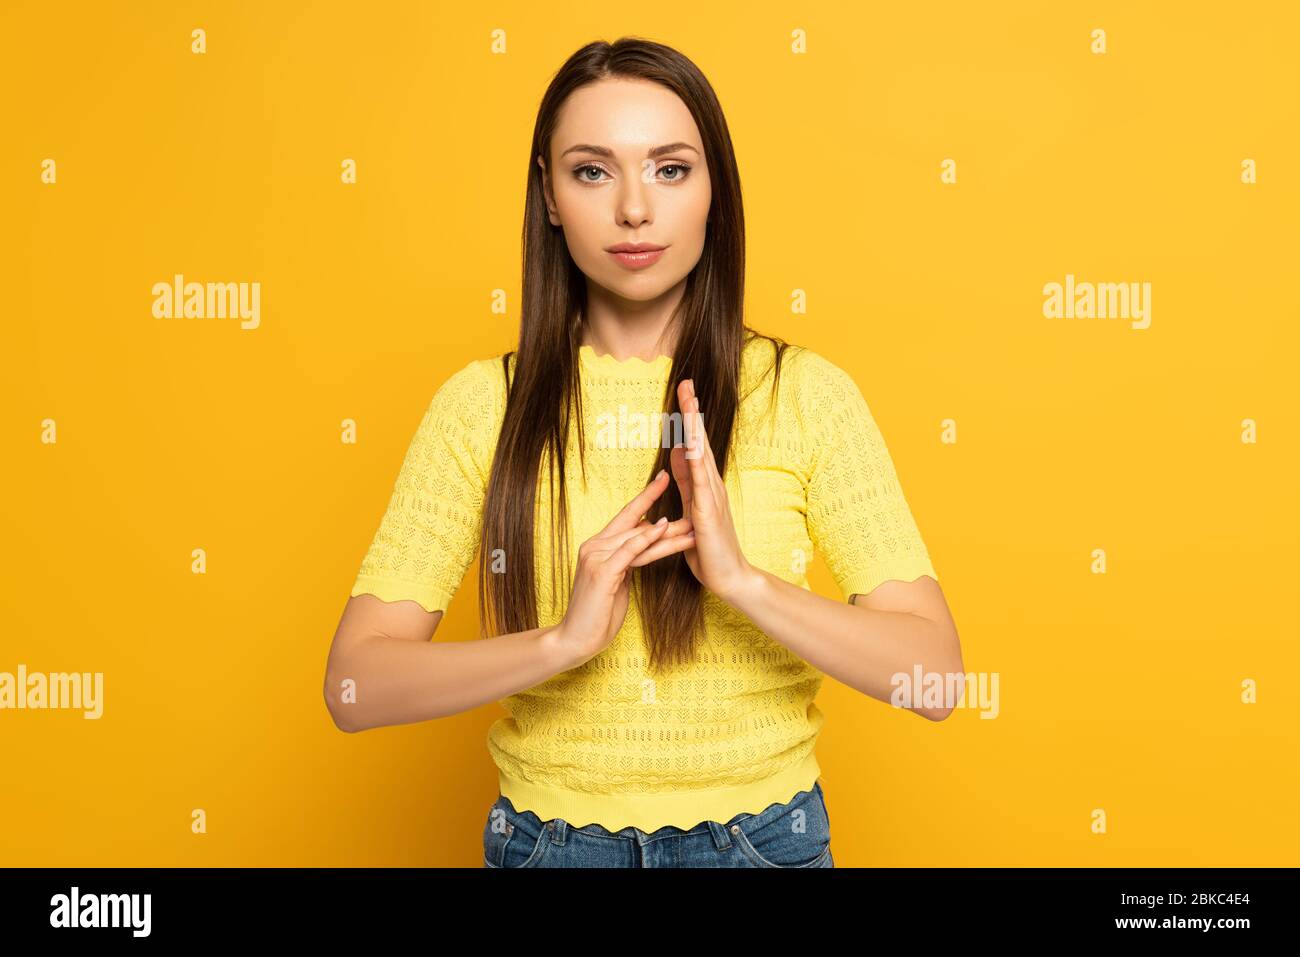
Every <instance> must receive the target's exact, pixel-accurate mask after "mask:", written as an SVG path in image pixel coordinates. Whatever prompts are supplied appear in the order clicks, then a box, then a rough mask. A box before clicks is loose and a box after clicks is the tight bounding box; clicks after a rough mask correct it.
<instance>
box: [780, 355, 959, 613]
mask: <svg viewBox="0 0 1300 957" xmlns="http://www.w3.org/2000/svg"><path fill="white" fill-rule="evenodd" d="M800 360H801V362H802V365H801V371H802V374H801V375H800V376H799V381H800V395H799V405H800V417H801V419H802V420H803V422H804V423H805V427H806V438H807V442H806V444H807V446H808V447H809V450H810V454H809V458H808V463H807V473H806V474H807V476H808V483H807V494H808V501H807V518H808V535H809V539H810V540H811V541H812V543H813V548H814V550H815V551H816V552H817V553H820V554H821V556H822V558H823V559H824V560H825V562H826V565H827V567H828V568H829V569H830V572H831V575H832V576H833V577H834V579H835V583H836V584H837V585H838V586H839V588H840V591H841V592H842V593H843V595H844V597H845V599H846V600H848V599H849V598H851V597H852V596H853V595H867V594H870V593H871V591H872V590H873V589H874V588H875V587H876V586H877V585H879V584H881V583H882V582H884V581H888V580H890V579H896V580H898V581H915V580H916V579H917V578H919V577H920V576H922V575H929V576H930V577H931V578H934V579H935V580H936V581H938V578H939V576H938V575H937V574H935V571H934V567H933V565H932V564H931V562H930V555H929V552H928V550H927V549H926V546H925V542H924V541H922V539H921V533H920V531H919V529H918V528H917V525H916V521H915V519H914V518H913V516H912V511H911V509H910V508H909V507H908V504H907V499H906V498H905V497H904V495H903V489H902V486H901V485H900V484H899V481H898V474H897V472H896V471H895V469H894V463H893V460H892V459H891V457H890V454H889V449H888V448H887V447H886V445H885V440H884V437H883V436H882V435H881V433H880V429H879V428H878V427H877V425H876V421H875V418H874V417H873V416H872V414H871V410H870V409H869V408H868V407H867V402H866V400H865V399H864V398H863V396H862V392H861V390H860V389H859V388H858V386H857V383H856V382H854V381H853V378H852V377H851V376H850V375H849V374H848V373H847V372H845V371H844V370H843V369H840V368H839V367H838V366H836V365H835V364H834V363H832V362H831V361H830V360H828V359H826V358H824V357H823V356H821V355H819V354H817V353H815V352H805V353H804V354H803V355H802V356H800Z"/></svg>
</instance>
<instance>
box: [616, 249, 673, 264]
mask: <svg viewBox="0 0 1300 957" xmlns="http://www.w3.org/2000/svg"><path fill="white" fill-rule="evenodd" d="M665 252H667V247H666V246H665V247H664V248H663V249H647V250H646V251H645V252H641V253H621V252H620V253H610V255H611V256H613V257H614V259H615V260H616V261H617V262H618V264H619V265H620V266H622V267H623V268H624V269H644V268H645V267H646V266H651V265H653V264H654V263H655V262H656V260H658V259H659V257H660V256H662V255H663V254H664V253H665Z"/></svg>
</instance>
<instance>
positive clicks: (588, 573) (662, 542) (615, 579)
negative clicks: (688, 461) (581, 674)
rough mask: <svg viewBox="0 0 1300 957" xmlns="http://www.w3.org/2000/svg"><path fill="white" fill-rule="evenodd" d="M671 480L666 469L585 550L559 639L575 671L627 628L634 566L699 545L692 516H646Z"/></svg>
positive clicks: (558, 628) (580, 554) (580, 552)
mask: <svg viewBox="0 0 1300 957" xmlns="http://www.w3.org/2000/svg"><path fill="white" fill-rule="evenodd" d="M668 482H669V478H668V473H667V472H666V471H664V470H662V469H661V470H660V472H659V474H658V475H656V476H655V478H654V481H652V482H651V483H650V484H649V485H648V486H646V488H645V490H644V491H642V492H641V493H640V494H639V495H637V497H636V498H634V499H632V501H630V502H628V503H627V505H625V506H623V508H622V510H621V511H619V513H618V514H617V515H615V516H614V518H613V519H612V520H611V521H610V523H609V524H608V525H606V526H605V527H604V528H603V529H601V531H600V532H598V533H597V534H596V535H594V536H592V537H591V538H589V539H587V540H586V541H585V542H583V543H582V545H581V546H579V548H578V563H577V572H576V574H575V576H574V580H573V592H572V594H571V595H570V597H569V604H568V607H567V609H566V610H565V614H564V620H563V621H561V622H560V624H559V625H557V626H556V634H555V636H554V637H555V639H556V642H557V644H559V645H560V646H562V647H563V648H564V649H565V653H566V657H567V659H568V660H569V661H570V662H571V664H569V665H568V667H569V668H576V667H577V666H578V665H580V664H583V663H584V662H586V661H589V660H590V659H592V658H594V657H595V656H596V655H598V654H600V652H601V651H603V650H604V649H605V648H606V647H608V646H609V643H610V642H611V641H613V640H614V636H615V635H616V634H618V630H619V629H620V628H622V627H623V619H624V617H625V616H626V615H627V606H628V586H629V582H630V579H631V573H630V572H629V569H630V568H633V567H637V566H640V565H645V564H647V563H649V562H652V561H654V560H656V559H659V558H663V557H664V556H665V555H671V554H673V553H674V552H680V551H684V550H686V549H688V548H693V547H694V545H695V533H694V529H693V528H692V527H691V520H690V519H689V518H680V519H678V520H677V521H675V522H669V521H668V520H667V518H666V517H665V518H661V519H660V520H659V521H658V522H657V523H655V524H653V525H652V524H651V523H649V522H647V521H644V520H643V519H642V518H641V516H642V515H644V514H645V512H646V510H647V509H648V508H649V507H650V506H651V505H652V504H653V503H654V500H655V499H657V498H658V497H659V496H660V495H662V494H663V492H664V490H665V489H667V488H668Z"/></svg>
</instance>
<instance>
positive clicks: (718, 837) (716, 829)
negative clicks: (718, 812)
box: [709, 821, 731, 851]
mask: <svg viewBox="0 0 1300 957" xmlns="http://www.w3.org/2000/svg"><path fill="white" fill-rule="evenodd" d="M709 833H710V834H712V835H713V843H714V844H715V845H716V846H717V848H718V850H720V851H725V850H726V849H727V848H729V847H731V835H730V834H729V833H727V828H726V827H725V826H724V825H723V824H721V823H719V822H718V821H710V822H709Z"/></svg>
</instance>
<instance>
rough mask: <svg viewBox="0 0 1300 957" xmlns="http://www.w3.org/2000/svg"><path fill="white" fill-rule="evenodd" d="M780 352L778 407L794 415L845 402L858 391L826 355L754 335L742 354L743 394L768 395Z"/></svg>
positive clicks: (845, 374)
mask: <svg viewBox="0 0 1300 957" xmlns="http://www.w3.org/2000/svg"><path fill="white" fill-rule="evenodd" d="M778 345H780V346H784V348H783V349H782V350H781V361H780V381H779V383H778V384H777V389H778V404H779V406H780V407H781V409H782V411H783V412H785V413H788V414H793V415H795V416H798V415H800V414H801V413H803V414H806V413H807V412H808V411H810V410H815V409H818V408H825V407H826V406H827V405H828V404H830V405H834V404H836V403H839V402H844V401H847V400H848V399H849V398H851V397H852V396H853V394H854V393H855V392H858V387H857V383H856V382H855V381H854V379H853V377H852V376H851V375H850V374H849V373H848V372H846V371H845V370H844V369H843V368H842V367H840V366H839V365H838V364H837V363H836V362H834V361H833V360H831V359H830V358H828V357H827V356H826V355H825V354H823V353H821V352H819V351H817V350H815V349H812V348H810V347H809V346H805V345H801V344H799V343H794V342H785V341H784V340H781V339H776V340H775V341H773V339H772V338H770V337H766V336H762V335H755V336H754V337H752V338H751V339H749V341H748V342H746V344H745V349H744V352H743V353H742V359H743V361H742V366H743V375H742V379H743V380H744V381H746V382H747V385H746V387H745V391H746V392H748V393H750V394H751V395H753V396H754V397H757V396H758V395H760V394H762V393H764V392H766V393H769V394H770V393H771V391H772V389H773V383H774V382H775V381H776V371H777V370H776V365H777V362H776V357H777V347H778Z"/></svg>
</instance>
